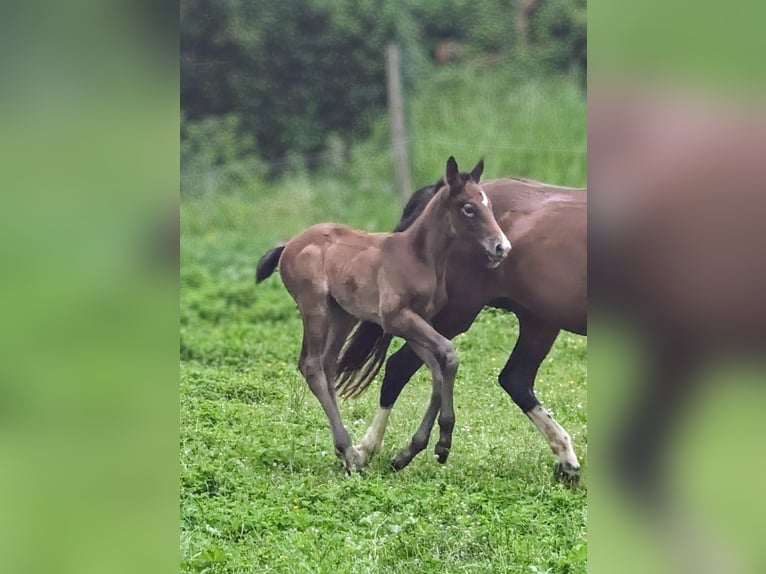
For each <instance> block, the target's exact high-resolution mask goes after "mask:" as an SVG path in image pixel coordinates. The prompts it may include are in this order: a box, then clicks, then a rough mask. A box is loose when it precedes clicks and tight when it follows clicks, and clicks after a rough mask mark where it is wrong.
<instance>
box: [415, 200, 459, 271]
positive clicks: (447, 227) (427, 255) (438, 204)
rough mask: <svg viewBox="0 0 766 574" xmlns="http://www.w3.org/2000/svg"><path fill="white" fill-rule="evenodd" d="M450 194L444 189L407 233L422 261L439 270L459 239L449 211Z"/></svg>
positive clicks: (430, 202)
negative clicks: (448, 196) (448, 195)
mask: <svg viewBox="0 0 766 574" xmlns="http://www.w3.org/2000/svg"><path fill="white" fill-rule="evenodd" d="M448 193H449V191H448V188H447V187H444V188H442V189H441V191H439V192H438V193H437V194H436V195H435V196H434V197H433V199H431V201H429V202H428V205H426V207H425V209H424V210H423V213H422V214H421V215H420V217H418V218H417V219H416V220H415V222H414V223H413V224H412V226H411V227H410V228H409V229H408V230H407V232H406V233H407V235H408V236H409V239H410V241H411V244H412V250H413V251H414V252H415V253H416V254H417V255H418V256H419V257H420V259H421V260H423V261H424V262H426V263H429V264H431V265H433V266H434V267H436V268H438V269H441V268H443V267H444V266H445V265H446V263H447V256H448V255H449V252H450V249H451V248H452V245H453V243H454V242H455V239H456V238H457V234H456V233H455V231H454V228H453V227H452V220H451V216H450V214H449V212H448V210H447V199H448V198H447V194H448Z"/></svg>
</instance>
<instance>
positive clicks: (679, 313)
mask: <svg viewBox="0 0 766 574" xmlns="http://www.w3.org/2000/svg"><path fill="white" fill-rule="evenodd" d="M759 10H761V11H763V8H759ZM588 11H589V14H588V37H589V47H588V54H589V62H588V67H589V77H588V154H589V155H588V158H589V163H588V178H589V183H588V187H589V190H590V192H591V202H590V213H589V235H590V238H589V270H588V281H589V286H590V293H589V295H590V302H591V305H590V325H589V329H588V331H589V332H588V335H589V354H588V360H589V364H588V377H589V396H588V402H589V408H590V412H589V425H590V437H589V450H590V455H589V459H590V464H589V466H590V472H591V480H590V484H589V560H588V562H589V568H588V571H589V572H593V573H598V574H601V573H614V572H620V573H625V574H629V573H633V572H636V573H639V572H640V573H647V572H651V573H655V572H656V573H660V572H683V573H686V572H689V573H702V572H710V573H713V572H716V573H718V572H720V573H727V574H729V573H739V572H743V573H748V572H753V573H755V572H766V546H764V545H763V543H762V534H763V532H766V496H765V495H764V494H763V491H762V488H761V484H762V479H761V477H762V476H763V474H764V470H766V459H765V457H764V455H766V448H764V443H763V438H762V437H764V436H766V432H764V431H766V417H764V416H763V406H764V404H766V384H765V383H766V381H765V380H764V379H765V378H766V365H764V361H763V359H764V356H765V354H764V349H765V348H766V301H764V296H766V114H764V105H763V93H764V92H763V87H764V82H763V81H764V77H763V74H762V69H763V65H762V63H761V61H760V60H761V57H762V54H763V53H764V49H763V48H764V46H763V45H762V44H763V42H764V35H763V34H762V33H760V32H759V31H758V27H759V25H758V23H759V22H763V14H755V13H752V12H751V11H748V10H745V9H744V8H743V7H742V6H740V5H738V4H737V3H736V2H735V3H728V4H727V5H726V10H724V11H722V8H721V5H720V4H710V5H708V4H706V3H698V2H697V3H693V4H692V3H678V2H675V1H672V2H663V3H661V4H660V3H656V2H644V3H632V4H629V3H625V2H617V3H614V2H607V1H606V0H597V1H591V2H590V3H589V7H588ZM722 18H723V20H722Z"/></svg>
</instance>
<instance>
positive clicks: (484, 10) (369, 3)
mask: <svg viewBox="0 0 766 574" xmlns="http://www.w3.org/2000/svg"><path fill="white" fill-rule="evenodd" d="M517 1H518V0H425V1H418V0H279V1H278V2H273V1H271V0H225V1H223V0H184V1H183V2H182V4H181V109H182V112H183V118H184V123H185V124H195V123H197V122H202V121H203V120H208V121H207V123H206V124H205V126H206V127H207V128H209V126H210V125H213V124H211V121H210V119H211V118H230V117H231V116H236V121H234V120H231V119H226V120H225V121H224V122H223V124H221V125H225V126H226V130H224V132H225V135H226V138H227V141H228V139H230V135H231V131H232V129H233V128H232V126H236V131H238V132H239V133H241V134H246V136H247V137H246V138H244V139H243V140H242V141H241V142H238V143H237V148H236V154H246V153H251V154H253V155H256V156H257V157H259V158H260V159H262V160H264V161H265V162H266V163H267V164H268V165H271V166H272V167H273V166H280V165H286V163H287V162H286V160H287V159H288V158H290V157H296V156H297V157H302V158H303V159H304V160H306V159H307V158H308V159H310V158H312V157H317V153H318V152H320V151H322V150H324V149H325V147H326V145H327V141H328V139H331V138H338V137H341V138H344V139H346V140H348V139H349V138H351V137H353V136H362V135H364V133H365V130H366V129H367V127H368V126H369V120H370V117H371V116H372V115H374V114H376V113H377V112H378V111H379V110H381V109H382V108H383V107H384V105H385V92H386V89H385V70H384V58H383V52H384V48H385V45H386V44H387V43H388V42H390V41H392V40H396V41H398V42H399V43H400V44H401V45H402V46H403V47H404V49H405V59H406V63H408V70H406V71H407V72H408V74H407V78H406V79H408V80H410V81H411V82H412V81H414V80H415V79H416V78H417V76H418V74H419V73H420V72H422V71H423V66H424V65H428V63H427V62H428V61H429V57H430V55H431V54H432V53H433V51H434V50H435V48H436V46H437V45H438V44H439V43H440V42H443V41H455V42H458V43H460V45H461V46H463V47H464V48H465V50H464V52H465V53H467V54H469V55H474V56H476V55H500V56H508V57H513V56H514V47H515V43H516V38H515V34H516V31H515V28H514V26H513V17H514V13H515V6H516V3H517ZM584 12H585V8H584V0H543V2H542V3H541V7H540V8H539V9H538V10H537V12H536V13H535V14H534V15H533V18H532V21H531V30H530V32H531V39H532V41H533V47H534V48H535V50H537V51H534V50H533V51H531V52H529V53H528V57H532V58H536V57H539V59H540V62H542V63H543V64H544V65H545V69H546V71H547V72H550V73H556V72H560V71H566V70H569V69H571V68H572V67H575V68H581V69H584V65H585V41H584V38H585V20H584ZM221 121H223V120H221ZM213 123H215V122H213ZM219 123H220V122H219ZM193 137H199V138H211V137H212V138H215V137H216V134H215V130H212V133H211V130H210V129H194V128H193V127H192V128H189V127H188V126H187V127H186V128H184V129H182V138H193ZM206 142H207V143H210V140H209V139H200V141H197V142H191V143H190V144H189V145H187V146H186V149H187V150H189V149H197V148H201V147H203V146H204V145H206ZM243 142H244V143H243ZM243 146H244V148H243ZM213 147H215V146H213ZM245 148H249V150H248V149H245ZM207 155H208V156H210V154H209V153H208V154H207ZM213 155H216V154H213ZM218 155H220V162H221V163H223V162H224V161H225V159H226V154H218ZM208 159H209V160H211V161H213V162H214V163H215V162H216V161H219V160H216V159H215V158H214V157H212V156H210V157H208ZM310 163H311V162H310V161H309V164H310Z"/></svg>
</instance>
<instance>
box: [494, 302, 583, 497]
mask: <svg viewBox="0 0 766 574" xmlns="http://www.w3.org/2000/svg"><path fill="white" fill-rule="evenodd" d="M518 316H519V339H518V341H516V346H515V347H514V348H513V352H512V353H511V356H510V357H509V358H508V362H507V363H506V364H505V367H504V368H503V370H502V372H501V373H500V376H499V377H498V381H499V383H500V386H501V387H503V389H504V390H505V391H506V392H507V393H508V394H509V395H510V396H511V399H513V402H514V403H516V405H517V406H518V407H519V408H520V409H521V410H522V411H523V412H524V414H526V415H527V416H528V417H529V419H530V420H531V421H532V423H533V424H534V425H535V426H536V427H537V429H538V430H539V431H540V432H541V433H542V435H543V436H544V437H545V439H546V440H547V441H548V444H549V445H550V447H551V450H552V451H553V453H554V454H555V455H556V458H557V464H556V471H555V474H556V478H558V479H559V480H563V481H565V482H570V483H575V482H577V481H578V480H579V479H580V463H579V462H578V460H577V455H575V453H574V450H573V449H572V438H571V437H570V436H569V433H567V431H565V430H564V429H563V428H562V427H561V425H560V424H559V423H557V422H556V421H555V420H554V419H553V417H552V416H551V415H550V413H549V412H548V411H547V410H546V409H545V408H544V407H543V406H542V405H541V404H540V402H539V401H538V400H537V397H536V396H535V391H534V384H535V376H536V375H537V370H538V368H539V367H540V363H542V361H543V359H544V358H545V357H546V355H547V354H548V352H549V351H550V349H551V346H552V345H553V342H554V341H555V340H556V336H557V335H558V333H559V329H558V328H557V327H551V326H550V325H546V324H545V323H542V322H540V321H539V320H537V319H534V318H532V317H530V316H527V315H525V314H522V313H520V314H519V315H518Z"/></svg>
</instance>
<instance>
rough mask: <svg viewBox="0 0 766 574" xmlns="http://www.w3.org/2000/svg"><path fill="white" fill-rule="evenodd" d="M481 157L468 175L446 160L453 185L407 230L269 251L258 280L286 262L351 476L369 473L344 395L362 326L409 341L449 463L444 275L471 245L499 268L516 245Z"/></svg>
mask: <svg viewBox="0 0 766 574" xmlns="http://www.w3.org/2000/svg"><path fill="white" fill-rule="evenodd" d="M483 170H484V163H483V161H480V162H479V163H478V164H477V165H476V167H475V168H474V169H473V170H472V171H471V173H460V172H459V170H458V166H457V163H456V162H455V159H454V158H452V157H450V158H449V160H448V161H447V168H446V176H445V179H444V184H443V185H440V186H439V189H438V190H435V193H434V196H433V199H432V201H430V202H429V203H428V205H427V206H425V208H424V209H423V210H422V213H421V214H420V216H419V217H418V218H417V219H415V220H414V221H413V222H412V225H410V226H409V227H408V228H407V229H406V230H404V231H401V232H394V233H364V232H362V231H357V230H355V229H351V228H349V227H346V226H343V225H337V224H334V223H323V224H320V225H315V226H313V227H311V228H309V229H308V230H306V231H304V232H303V233H301V234H300V235H297V236H296V237H294V238H293V239H291V240H290V241H289V242H288V243H287V244H285V245H283V246H279V247H276V248H274V249H272V250H271V251H269V252H268V253H266V254H265V255H264V256H263V257H262V258H261V260H260V261H259V263H258V267H257V271H256V281H257V282H259V283H260V282H261V281H263V280H264V279H266V278H267V277H269V276H270V275H271V274H272V273H273V272H274V270H275V269H276V267H277V265H278V266H279V272H280V274H281V276H282V282H283V283H284V285H285V288H286V289H287V291H288V292H289V293H290V295H292V297H293V299H295V302H296V303H297V305H298V309H299V311H300V314H301V317H302V319H303V347H302V349H301V354H300V360H299V368H300V371H301V373H302V374H303V376H304V377H305V379H306V382H307V383H308V385H309V388H310V389H311V391H312V392H313V393H314V395H315V396H316V398H317V399H318V400H319V402H320V404H321V405H322V408H323V409H324V411H325V414H326V415H327V419H328V421H329V423H330V429H331V431H332V435H333V441H334V443H335V453H336V454H337V455H338V457H339V458H341V460H342V461H343V465H344V467H345V469H346V471H347V472H349V473H350V472H353V471H356V470H359V469H361V467H362V465H363V464H364V460H365V456H364V452H363V451H360V449H359V448H357V447H354V446H353V445H352V443H351V439H350V437H349V434H348V431H347V430H346V428H345V426H344V425H343V422H342V421H341V417H340V414H339V412H338V406H337V403H336V399H335V389H334V386H333V382H334V381H335V375H336V368H337V362H338V355H339V353H340V351H341V349H342V348H343V344H344V342H345V341H346V338H347V337H348V335H349V333H350V332H351V330H352V329H353V328H354V325H355V324H356V323H357V322H358V321H359V320H361V321H367V322H371V323H372V324H374V325H375V326H376V327H378V328H380V329H381V330H384V331H385V332H386V333H389V334H390V335H392V336H397V337H402V338H403V339H405V340H406V341H407V343H408V344H409V345H410V347H411V349H412V350H413V352H414V353H416V355H417V356H418V358H419V360H421V361H422V362H423V363H425V364H426V365H427V366H428V368H429V370H430V371H431V376H432V381H433V387H432V393H431V404H430V406H429V411H428V414H427V416H426V418H424V420H423V423H422V426H421V429H420V430H419V431H418V432H420V433H425V434H427V435H428V434H430V432H431V429H432V428H433V425H434V422H435V420H436V416H437V414H439V428H440V437H439V443H438V445H437V447H436V449H437V452H438V453H439V456H440V459H441V460H442V461H444V460H446V459H447V456H448V454H449V449H450V446H451V444H452V428H453V427H454V423H455V418H454V411H453V406H452V388H453V384H454V378H455V373H456V371H457V365H458V360H457V357H456V355H455V350H454V348H453V346H452V343H451V342H450V340H449V339H447V338H445V337H443V336H442V335H440V334H439V333H438V332H437V331H436V330H435V329H434V328H433V327H431V325H430V323H429V321H430V319H431V318H432V317H433V316H434V314H436V313H437V312H438V311H439V310H440V309H441V308H442V307H443V306H444V304H445V303H446V301H447V290H446V286H445V273H446V269H447V260H448V258H449V257H450V254H451V252H452V251H454V248H465V247H467V246H468V245H470V246H471V248H472V249H473V250H475V251H478V252H480V253H481V254H482V261H483V264H484V265H485V266H487V267H492V268H495V267H497V266H498V265H499V264H500V263H501V261H502V260H503V259H505V257H506V255H507V253H508V251H509V250H510V248H511V245H510V243H509V242H508V238H507V237H506V236H505V234H504V233H503V231H502V230H501V229H500V227H499V226H498V224H497V221H495V217H494V215H493V212H492V206H491V204H490V202H489V199H488V197H487V195H486V194H485V193H484V191H483V190H482V188H481V187H480V186H479V185H478V182H479V178H480V177H481V174H482V172H483Z"/></svg>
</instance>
